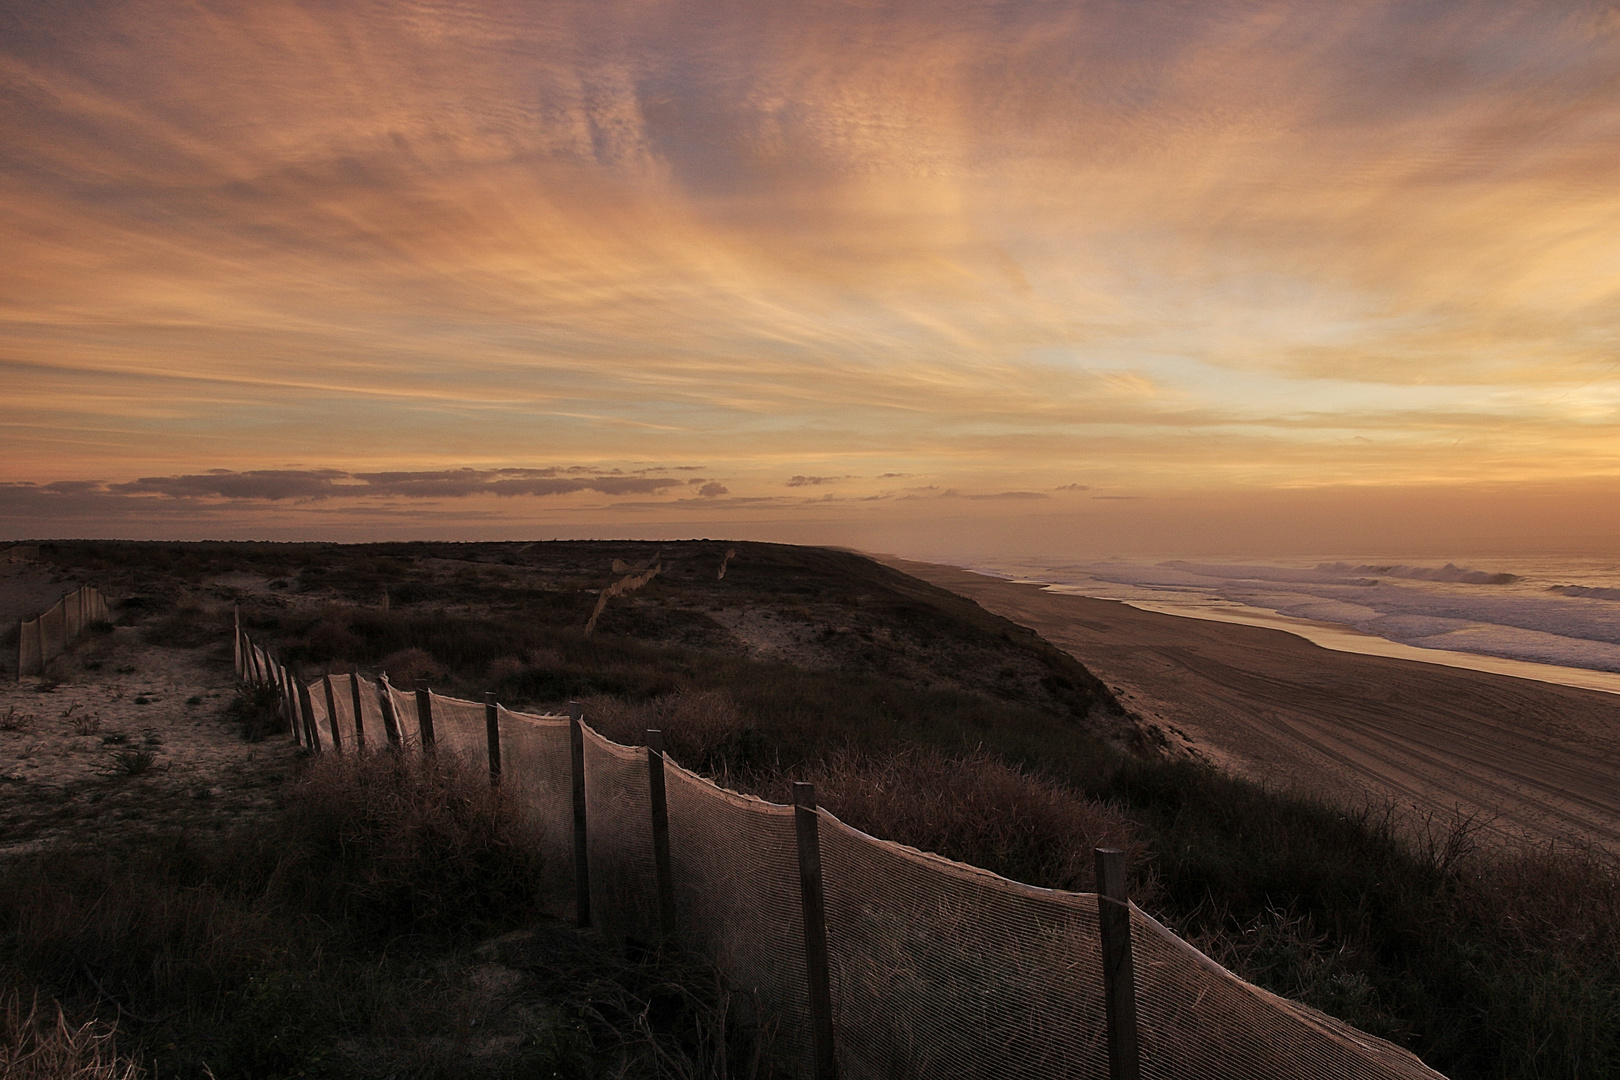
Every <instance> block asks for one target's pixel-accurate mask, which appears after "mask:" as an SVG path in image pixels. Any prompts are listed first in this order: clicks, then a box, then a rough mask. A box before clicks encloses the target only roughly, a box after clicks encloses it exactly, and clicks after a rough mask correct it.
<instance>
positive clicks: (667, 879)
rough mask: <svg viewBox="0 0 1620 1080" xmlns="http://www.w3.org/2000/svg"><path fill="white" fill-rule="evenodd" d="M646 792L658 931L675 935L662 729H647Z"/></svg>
mask: <svg viewBox="0 0 1620 1080" xmlns="http://www.w3.org/2000/svg"><path fill="white" fill-rule="evenodd" d="M647 794H648V797H649V801H650V802H651V803H652V836H653V872H654V874H655V876H656V877H657V880H658V933H659V934H660V935H661V936H663V937H664V938H666V939H667V938H673V937H674V936H675V877H674V874H673V873H672V871H671V869H670V865H669V801H668V799H667V798H666V797H665V793H664V733H663V732H662V731H660V730H658V729H657V728H648V729H647Z"/></svg>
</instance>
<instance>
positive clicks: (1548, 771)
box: [882, 557, 1620, 851]
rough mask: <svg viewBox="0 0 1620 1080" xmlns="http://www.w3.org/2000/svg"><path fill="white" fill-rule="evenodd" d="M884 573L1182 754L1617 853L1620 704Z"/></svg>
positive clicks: (1290, 783)
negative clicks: (973, 605)
mask: <svg viewBox="0 0 1620 1080" xmlns="http://www.w3.org/2000/svg"><path fill="white" fill-rule="evenodd" d="M882 561H884V562H886V563H888V564H889V565H891V566H894V567H895V568H897V569H899V570H902V571H904V572H905V573H908V574H911V575H913V576H915V577H919V578H922V579H923V580H925V581H930V582H932V583H934V584H935V585H939V586H941V587H943V588H946V589H950V590H951V591H952V592H956V593H959V594H961V595H963V596H966V597H969V598H971V599H973V600H975V601H977V602H978V603H979V604H980V605H982V606H983V607H985V608H986V609H987V610H989V611H992V612H994V613H996V614H998V615H1002V616H1005V617H1006V618H1009V619H1012V620H1013V621H1014V622H1018V623H1021V624H1022V625H1024V626H1028V627H1030V628H1031V629H1033V630H1035V631H1037V632H1038V633H1040V634H1041V635H1042V636H1043V637H1045V638H1046V639H1047V640H1048V641H1051V642H1052V643H1053V644H1054V645H1057V646H1058V647H1059V648H1062V649H1064V650H1066V651H1068V652H1069V653H1070V654H1072V655H1073V656H1074V657H1075V658H1076V659H1078V660H1079V661H1080V662H1081V663H1083V664H1085V665H1086V667H1088V668H1090V669H1091V671H1093V672H1094V673H1095V674H1096V675H1097V676H1098V678H1100V679H1102V680H1103V681H1104V682H1105V683H1107V684H1108V685H1109V686H1110V687H1113V688H1114V689H1115V692H1116V693H1117V694H1118V695H1119V697H1120V699H1121V701H1122V702H1123V703H1124V704H1125V705H1126V706H1127V707H1128V708H1130V709H1131V710H1132V711H1134V712H1136V713H1137V714H1138V715H1140V716H1141V717H1142V718H1143V720H1144V721H1146V722H1147V723H1150V724H1156V725H1158V726H1159V727H1160V728H1162V729H1163V730H1164V731H1165V732H1166V733H1167V735H1169V736H1170V738H1171V740H1172V742H1174V743H1178V744H1181V745H1182V746H1184V747H1185V748H1186V749H1188V750H1189V751H1190V752H1193V753H1197V754H1200V755H1202V756H1205V757H1207V758H1208V759H1209V760H1211V761H1213V762H1215V763H1216V764H1219V765H1221V766H1222V767H1225V768H1229V769H1231V770H1233V771H1235V772H1238V773H1241V774H1244V775H1246V776H1250V777H1253V778H1255V779H1259V780H1264V781H1266V782H1268V783H1271V784H1274V785H1276V786H1278V787H1284V788H1291V789H1304V790H1308V791H1311V792H1315V793H1318V794H1321V795H1323V796H1326V797H1328V798H1331V799H1335V800H1338V801H1340V802H1341V803H1343V804H1346V805H1352V806H1359V805H1362V804H1364V803H1366V802H1368V801H1369V800H1372V801H1373V802H1374V803H1383V802H1385V801H1386V800H1389V799H1394V800H1396V801H1397V802H1398V803H1399V804H1401V805H1403V806H1407V807H1412V808H1415V809H1417V810H1418V811H1419V812H1420V813H1427V812H1433V813H1436V814H1439V815H1442V816H1443V817H1445V818H1450V817H1451V816H1452V815H1454V814H1455V813H1457V812H1459V811H1460V812H1462V813H1464V814H1475V815H1477V816H1478V817H1479V818H1481V819H1489V820H1491V821H1492V822H1493V823H1494V826H1493V827H1494V828H1495V829H1496V830H1497V831H1498V832H1499V833H1500V834H1501V835H1503V836H1508V837H1514V838H1517V839H1524V840H1530V841H1535V842H1544V841H1547V840H1552V839H1556V840H1566V841H1568V840H1572V841H1577V842H1584V841H1593V842H1597V843H1600V844H1603V845H1605V846H1607V847H1609V848H1611V849H1613V850H1616V851H1620V696H1616V695H1614V694H1606V693H1601V692H1598V691H1593V690H1583V689H1577V688H1574V687H1567V686H1557V685H1553V684H1549V683H1543V682H1536V681H1532V680H1529V679H1519V678H1512V677H1509V676H1504V675H1495V674H1489V673H1485V672H1476V671H1467V670H1463V669H1458V668H1448V667H1441V666H1439V665H1436V664H1424V663H1416V662H1413V661H1408V660H1397V659H1391V658H1387V657H1380V656H1364V655H1356V654H1351V653H1343V652H1336V651H1332V650H1328V649H1324V648H1321V647H1320V646H1317V645H1314V644H1312V643H1311V642H1309V641H1306V640H1305V639H1304V638H1301V637H1297V636H1295V635H1293V634H1289V633H1286V632H1284V631H1281V630H1270V629H1265V628H1261V627H1254V626H1245V625H1240V624H1233V623H1217V622H1209V621H1206V620H1202V619H1193V618H1186V617H1182V616H1176V615H1166V614H1160V613H1158V612H1151V611H1141V610H1138V609H1136V608H1132V607H1128V606H1127V605H1125V604H1122V603H1119V602H1118V601H1114V600H1094V599H1090V598H1088V597H1082V596H1073V595H1064V594H1059V593H1053V592H1048V591H1044V590H1042V589H1041V588H1040V587H1039V586H1038V585H1028V584H1019V583H1015V582H1009V581H1005V580H1003V579H1000V578H993V577H986V576H984V575H981V574H975V573H971V572H969V571H966V570H961V569H958V568H956V567H952V566H939V565H935V564H930V563H914V562H909V561H905V560H900V559H895V558H891V557H883V559H882Z"/></svg>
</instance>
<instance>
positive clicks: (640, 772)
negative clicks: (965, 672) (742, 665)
mask: <svg viewBox="0 0 1620 1080" xmlns="http://www.w3.org/2000/svg"><path fill="white" fill-rule="evenodd" d="M236 645H237V648H236V654H237V670H238V672H239V674H240V676H241V677H242V678H243V679H244V680H247V681H252V682H261V683H267V684H270V685H273V686H275V687H276V688H277V689H278V691H279V697H280V701H281V703H282V708H283V710H284V712H285V715H286V717H287V720H288V723H289V724H290V725H291V727H292V730H293V731H294V733H295V735H296V737H297V738H298V740H299V742H300V743H301V744H302V745H304V746H305V747H307V748H308V749H309V750H310V751H312V752H318V753H355V752H359V751H362V750H375V749H379V748H386V749H388V750H390V751H392V752H397V753H413V754H416V753H432V754H455V755H458V756H459V757H461V758H462V759H464V760H466V761H467V762H469V763H471V764H472V765H474V766H475V767H477V768H478V769H480V770H485V769H487V770H488V772H489V775H490V778H491V782H492V783H498V784H500V785H502V786H503V787H505V788H508V789H509V790H510V791H512V792H513V793H514V794H515V795H516V797H517V800H518V803H519V804H520V805H521V806H522V807H523V808H524V809H525V811H526V812H527V813H528V814H529V815H530V816H531V817H532V819H533V821H534V823H535V824H536V825H537V826H539V831H540V835H541V836H542V837H543V841H542V842H543V845H544V848H545V850H544V855H545V859H544V867H545V869H544V871H543V880H542V881H540V882H539V883H537V884H538V888H539V890H540V892H541V894H542V896H543V899H544V901H545V903H546V904H547V905H548V906H549V908H550V909H551V910H552V911H553V912H554V913H555V914H557V915H559V916H562V917H567V918H572V919H574V920H576V921H577V922H578V923H579V924H580V925H583V926H591V927H594V928H596V929H597V930H599V931H600V932H601V933H602V934H603V935H604V936H605V937H607V938H608V939H609V940H611V941H614V942H618V943H621V944H627V945H629V944H638V945H639V946H641V947H653V946H656V945H658V944H660V943H671V944H674V945H678V946H679V947H681V948H685V949H690V950H694V951H697V952H699V953H702V954H703V955H705V956H706V957H708V958H709V959H710V960H711V961H712V962H713V963H714V964H715V966H716V967H717V968H718V969H719V970H720V972H721V973H723V975H724V976H725V977H726V979H727V980H729V982H730V983H731V985H732V986H733V987H734V988H736V989H738V990H740V991H744V992H746V993H747V994H748V995H750V996H751V998H752V1000H753V1001H755V1002H757V1003H758V1006H759V1008H760V1010H761V1014H762V1015H763V1016H767V1017H770V1018H772V1019H773V1021H774V1025H775V1040H774V1047H775V1052H776V1054H777V1055H778V1056H779V1057H780V1058H781V1059H782V1060H784V1061H786V1062H788V1063H789V1064H790V1066H791V1067H792V1068H793V1069H794V1071H795V1072H796V1074H797V1075H799V1076H802V1077H806V1078H811V1077H813V1078H815V1080H830V1078H833V1077H844V1078H848V1080H865V1078H871V1080H879V1078H891V1077H917V1078H921V1077H929V1078H941V1077H949V1078H958V1077H960V1078H979V1077H983V1078H987V1080H988V1078H992V1077H994V1078H998V1080H999V1078H1002V1077H1006V1076H1040V1077H1063V1078H1068V1077H1074V1078H1092V1080H1134V1078H1136V1077H1151V1078H1155V1080H1170V1078H1172V1077H1175V1078H1180V1077H1189V1076H1199V1077H1231V1078H1254V1080H1261V1078H1265V1080H1290V1078H1299V1080H1306V1078H1318V1077H1323V1076H1333V1077H1344V1078H1366V1080H1394V1078H1409V1080H1417V1078H1424V1080H1433V1078H1436V1077H1439V1074H1438V1073H1436V1072H1434V1071H1432V1070H1431V1069H1429V1068H1427V1067H1426V1066H1424V1065H1423V1063H1422V1062H1421V1061H1419V1060H1418V1059H1417V1058H1416V1057H1415V1056H1414V1055H1412V1054H1410V1053H1408V1052H1407V1051H1405V1050H1402V1049H1400V1048H1399V1047H1396V1046H1394V1045H1392V1044H1390V1043H1387V1042H1384V1041H1382V1040H1379V1039H1376V1038H1373V1037H1372V1036H1369V1035H1365V1034H1363V1033H1362V1032H1359V1031H1357V1030H1355V1029H1354V1028H1351V1027H1349V1026H1347V1025H1345V1024H1343V1023H1341V1022H1339V1021H1337V1020H1334V1019H1332V1018H1331V1017H1328V1016H1327V1015H1325V1014H1323V1013H1319V1012H1317V1011H1315V1010H1313V1009H1310V1008H1308V1007H1306V1006H1304V1005H1301V1004H1299V1003H1297V1002H1292V1001H1288V1000H1286V999H1283V998H1280V997H1278V996H1276V995H1274V994H1271V993H1269V992H1267V991H1265V990H1262V989H1260V988H1259V987H1256V986H1253V985H1250V984H1249V983H1246V982H1244V981H1243V980H1242V979H1239V978H1238V977H1237V976H1235V975H1233V974H1232V973H1231V972H1229V971H1227V970H1226V969H1225V968H1223V967H1221V966H1220V965H1219V964H1217V963H1216V962H1215V961H1213V960H1211V959H1209V958H1208V957H1206V956H1204V955H1203V954H1202V953H1200V952H1198V950H1196V949H1194V948H1193V947H1192V946H1191V945H1189V944H1187V943H1186V942H1184V941H1182V940H1181V939H1180V938H1178V937H1177V936H1176V935H1174V934H1173V933H1171V932H1170V931H1169V930H1167V929H1166V928H1165V927H1164V926H1162V925H1160V924H1159V923H1158V922H1157V921H1156V920H1154V919H1153V918H1152V917H1151V916H1149V915H1147V914H1146V913H1145V912H1143V911H1142V910H1141V909H1139V908H1137V907H1136V906H1135V905H1134V904H1132V903H1130V901H1129V900H1128V899H1127V898H1126V897H1125V895H1124V888H1123V867H1122V864H1121V863H1120V862H1119V861H1118V858H1117V853H1114V854H1112V855H1110V854H1108V853H1103V852H1099V870H1100V873H1099V881H1101V882H1103V885H1102V889H1103V893H1104V895H1102V896H1101V897H1099V895H1098V894H1096V893H1069V892H1061V891H1057V890H1051V889H1040V888H1035V887H1033V886H1029V885H1024V884H1021V883H1019V882H1016V881H1011V880H1008V879H1006V878H1003V877H999V876H997V875H995V874H992V873H990V872H989V871H986V870H982V869H979V868H977V867H973V866H967V865H964V864H962V863H957V862H952V861H951V860H948V859H944V858H941V857H939V856H937V855H931V854H929V853H927V852H922V851H917V850H915V849H913V848H909V847H905V846H903V845H900V844H896V843H892V842H890V841H886V840H879V839H877V838H875V837H872V836H869V835H867V834H865V833H863V832H861V831H859V830H857V829H854V828H851V827H850V826H848V825H846V824H844V823H843V822H841V821H839V820H838V819H837V818H836V817H834V816H833V815H832V814H830V813H828V812H827V811H826V810H824V809H820V808H818V807H817V806H816V805H815V799H814V792H813V790H812V789H811V788H810V785H807V784H806V785H796V792H795V798H796V805H794V806H785V805H780V804H776V803H769V802H765V801H763V800H760V799H757V798H754V797H753V796H749V795H743V794H739V793H738V792H735V791H728V790H726V789H724V788H721V787H718V786H716V785H715V784H713V783H711V782H710V781H709V780H707V779H705V778H703V777H701V776H699V775H697V774H696V773H693V772H691V771H689V770H687V769H684V768H682V767H681V766H679V765H678V764H676V763H675V762H674V761H671V760H669V759H667V758H666V756H665V755H664V753H663V752H662V739H661V737H660V734H659V733H658V732H656V731H649V732H648V733H647V736H648V737H647V745H646V746H642V747H631V746H623V745H620V744H618V743H615V742H612V741H610V740H608V739H606V738H604V737H603V736H601V735H600V734H598V733H597V732H596V731H595V730H593V729H592V728H591V727H590V726H589V725H588V724H587V723H586V722H585V720H584V717H583V715H582V713H581V711H580V710H579V709H578V707H572V708H571V715H568V716H555V715H537V714H529V713H521V712H514V711H512V710H509V709H506V708H505V707H503V706H501V705H500V704H499V703H498V702H496V701H495V700H494V695H488V696H487V698H486V700H485V701H484V702H482V703H479V702H471V701H464V700H459V699H456V698H450V697H444V696H441V695H439V694H436V693H434V692H432V691H431V690H429V689H427V688H413V689H411V690H401V689H400V688H398V687H394V686H391V685H390V684H389V682H388V679H387V676H386V675H384V676H381V677H379V678H377V679H375V680H373V679H366V678H362V677H361V676H359V675H358V674H356V673H352V672H351V673H350V674H347V675H339V676H330V675H328V676H323V677H322V678H320V679H316V680H313V681H305V680H299V679H296V678H295V677H294V676H293V674H292V673H291V672H290V671H289V670H288V669H287V668H286V667H285V666H283V665H281V664H280V663H278V662H277V660H276V658H275V656H274V654H273V653H271V652H270V651H269V650H267V649H265V648H263V647H262V646H259V645H257V644H255V643H254V642H253V641H252V640H251V639H250V638H248V636H247V635H246V634H244V633H242V632H241V631H240V630H238V633H237V643H236ZM1442 1080H1443V1078H1442Z"/></svg>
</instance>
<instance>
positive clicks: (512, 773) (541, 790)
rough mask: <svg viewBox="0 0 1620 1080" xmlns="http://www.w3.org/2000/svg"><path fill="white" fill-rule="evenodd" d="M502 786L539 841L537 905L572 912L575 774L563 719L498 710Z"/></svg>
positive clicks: (552, 909)
mask: <svg viewBox="0 0 1620 1080" xmlns="http://www.w3.org/2000/svg"><path fill="white" fill-rule="evenodd" d="M499 718H500V734H501V786H502V787H503V788H505V789H506V790H507V791H509V792H510V793H511V794H512V796H513V798H514V800H515V801H516V802H517V804H518V805H519V806H520V807H522V808H523V811H524V813H525V814H526V815H527V816H528V818H529V822H530V824H531V825H533V826H534V827H535V829H536V831H537V833H538V835H539V837H540V845H541V850H540V854H541V865H542V870H541V877H542V880H541V882H540V893H541V902H542V903H543V904H544V905H545V907H546V908H547V910H550V911H554V912H557V913H558V914H560V915H565V916H568V917H572V916H573V915H574V914H575V911H574V880H575V879H574V874H575V868H574V771H573V752H572V749H571V743H570V738H569V723H568V718H567V717H562V716H537V715H534V714H532V713H516V712H512V711H511V710H509V709H506V708H504V707H503V708H501V709H500V710H499Z"/></svg>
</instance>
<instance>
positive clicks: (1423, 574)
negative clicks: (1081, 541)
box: [964, 555, 1620, 693]
mask: <svg viewBox="0 0 1620 1080" xmlns="http://www.w3.org/2000/svg"><path fill="white" fill-rule="evenodd" d="M964 565H965V566H966V568H967V569H971V570H977V571H979V572H981V573H987V574H994V575H996V576H998V577H1004V578H1009V579H1012V580H1017V581H1030V582H1037V583H1040V584H1043V585H1045V586H1046V587H1047V588H1049V589H1051V590H1053V591H1056V592H1068V593H1075V594H1078V595H1081V596H1092V597H1098V598H1101V599H1107V600H1119V601H1122V602H1124V603H1126V604H1129V605H1131V606H1132V607H1137V608H1142V609H1144V610H1147V611H1158V612H1164V613H1166V614H1171V615H1183V616H1188V617H1191V618H1199V619H1210V620H1214V621H1218V622H1237V623H1245V624H1248V625H1254V626H1268V627H1273V628H1276V629H1280V630H1286V631H1288V632H1290V633H1294V634H1298V635H1299V636H1301V637H1304V638H1307V639H1309V640H1311V641H1314V642H1316V643H1317V644H1318V645H1322V646H1324V647H1325V648H1331V649H1338V650H1340V651H1344V652H1358V653H1367V654H1371V655H1378V656H1395V657H1400V658H1402V659H1408V660H1419V661H1423V662H1426V663H1437V664H1445V665H1448V666H1451V667H1462V668H1471V669H1474V670H1478V671H1493V672H1497V673H1499V674H1505V675H1516V676H1519V677H1521V678H1530V679H1539V680H1541V681H1543V682H1551V683H1561V684H1564V685H1567V686H1580V687H1585V688H1587V689H1592V690H1603V691H1606V692H1609V693H1620V561H1616V560H1614V559H1595V558H1582V557H1575V556H1544V557H1525V556H1522V555H1521V556H1511V557H1509V556H1503V557H1500V558H1491V557H1476V558H1470V559H1458V558H1449V559H1448V558H1444V557H1435V558H1412V557H1406V558H1401V559H1379V558H1365V557H1346V556H1300V557H1297V558H1284V559H1276V558H1267V559H1252V560H1234V559H1230V558H1221V559H1215V558H1209V559H1197V558H1176V559H1145V558H1109V559H1081V560H1076V559H1072V558H1052V559H1042V558H1039V557H1023V558H1016V559H1007V558H980V559H976V560H971V561H967V562H965V563H964Z"/></svg>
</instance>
